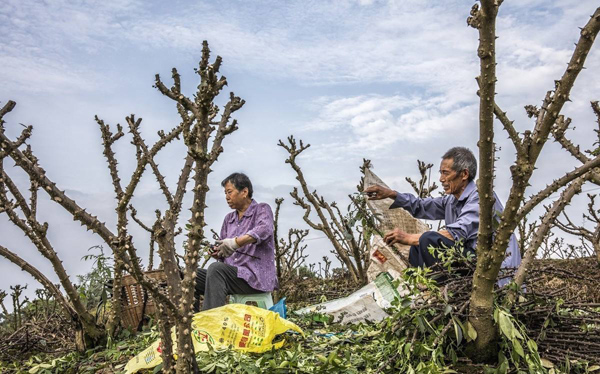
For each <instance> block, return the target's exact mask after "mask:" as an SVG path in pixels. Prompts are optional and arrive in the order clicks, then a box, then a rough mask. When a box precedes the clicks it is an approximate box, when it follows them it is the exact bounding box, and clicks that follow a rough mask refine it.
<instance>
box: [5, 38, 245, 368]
mask: <svg viewBox="0 0 600 374" xmlns="http://www.w3.org/2000/svg"><path fill="white" fill-rule="evenodd" d="M209 59H210V50H209V48H208V43H207V42H206V41H204V42H203V48H202V58H201V60H200V64H199V67H198V69H196V73H197V74H198V75H199V77H200V84H199V85H198V89H197V91H196V93H195V94H194V96H193V97H192V98H189V97H187V96H185V95H184V94H183V93H182V92H181V79H180V76H179V73H178V72H177V70H176V69H173V70H172V78H173V86H172V87H170V88H167V87H166V86H165V84H164V83H163V82H162V80H161V79H160V76H159V75H158V74H157V75H156V77H155V87H156V88H157V89H158V91H159V92H160V93H162V94H163V95H164V96H166V97H168V98H170V99H171V100H173V101H174V102H175V104H176V107H177V110H178V112H179V115H180V117H181V122H180V123H179V124H178V125H177V126H175V127H174V128H173V129H171V130H170V131H169V132H165V131H162V130H161V131H159V132H158V135H159V139H158V140H157V141H156V142H155V143H154V144H153V145H151V146H149V145H148V144H147V143H146V141H145V140H144V139H143V137H142V134H141V130H140V128H141V122H142V120H141V118H136V117H135V116H134V115H133V114H132V115H131V116H128V117H127V118H126V122H127V127H128V130H129V133H130V135H131V142H132V144H133V146H134V148H135V160H136V167H135V170H134V171H133V173H132V174H131V176H130V178H129V182H128V183H127V184H124V183H122V182H123V180H122V178H121V175H120V173H119V170H118V167H117V164H118V162H117V156H116V154H115V152H114V150H113V148H114V144H115V142H117V141H118V140H120V139H122V138H123V137H124V136H125V133H124V132H123V127H122V126H121V125H119V124H117V125H116V129H114V128H111V126H110V125H108V124H105V123H104V121H103V120H101V119H100V118H98V117H96V122H97V123H98V125H99V127H100V131H101V136H102V142H103V146H104V156H105V158H106V160H107V163H108V169H109V173H110V176H111V179H112V184H113V188H114V192H115V197H116V208H115V213H116V218H117V219H116V221H117V228H116V232H115V231H112V230H111V229H109V228H108V227H107V226H106V225H105V224H104V223H102V222H101V221H100V220H99V219H98V218H97V217H96V216H94V215H92V214H90V213H88V212H87V211H86V210H85V209H83V208H82V207H81V206H80V205H78V204H77V203H76V202H75V201H74V200H73V199H71V198H70V197H69V196H67V194H66V193H65V192H64V191H61V190H60V189H58V187H57V186H56V184H55V183H54V182H53V181H52V180H50V179H49V177H48V176H47V175H46V173H45V171H44V170H43V169H42V168H41V167H40V166H39V165H38V163H37V159H36V158H35V157H34V156H33V153H32V152H31V150H30V148H29V146H27V149H26V150H25V151H21V149H20V148H22V147H23V145H24V144H26V141H27V140H28V138H29V136H30V134H31V128H27V129H25V131H24V132H23V133H22V135H21V136H19V137H18V138H17V139H16V140H10V139H8V138H7V137H6V135H5V134H4V131H0V144H1V146H2V147H1V148H0V160H3V159H4V158H6V157H10V158H12V159H13V160H14V161H15V162H16V164H17V167H19V168H20V169H22V170H23V171H25V172H26V173H27V175H28V176H29V178H30V179H31V181H32V185H33V183H35V187H36V188H35V191H37V189H42V190H43V191H45V192H46V193H47V194H48V195H49V197H50V198H51V199H52V200H53V201H54V202H56V203H58V204H59V205H60V206H62V207H63V208H64V209H65V210H66V211H67V212H69V213H70V214H71V215H72V216H73V218H74V219H75V220H76V221H79V222H81V223H82V225H84V226H85V227H86V228H87V229H88V230H92V231H93V232H94V233H96V234H97V235H98V236H99V237H100V238H101V239H102V240H103V241H104V242H105V243H106V244H107V245H108V246H109V248H111V250H112V251H113V253H114V259H115V261H114V262H115V264H114V275H115V279H114V281H113V299H114V300H113V306H114V308H113V310H112V316H111V318H110V321H109V325H110V326H109V328H108V329H109V331H110V332H113V331H115V329H116V325H117V323H118V316H119V308H120V306H121V302H120V291H121V276H122V274H123V271H124V270H126V271H127V272H129V273H130V274H131V275H132V276H133V277H134V278H135V279H136V280H137V282H138V283H140V284H141V285H142V286H143V287H144V288H146V289H147V290H148V292H149V294H150V295H151V296H152V297H153V298H154V299H155V301H156V303H157V306H158V309H159V330H160V332H161V339H162V343H163V344H162V349H163V355H162V357H163V360H164V366H163V372H165V373H175V372H177V373H189V372H195V371H197V363H196V360H195V356H194V352H193V344H192V340H191V339H192V338H191V322H192V315H193V304H194V288H195V280H196V269H197V267H198V261H199V258H200V255H201V253H202V250H203V249H204V248H205V244H206V242H205V241H204V227H205V226H206V222H205V216H204V210H205V208H206V194H207V192H208V190H209V188H208V175H209V173H210V172H211V166H212V165H213V164H214V162H216V161H217V158H218V157H219V155H220V154H221V152H223V147H222V142H223V139H224V138H225V137H226V136H227V135H229V134H231V133H232V132H233V131H235V130H237V128H238V127H237V121H236V120H233V121H232V120H231V116H232V114H233V113H234V112H235V111H237V110H239V109H240V108H241V107H242V106H243V105H244V103H245V102H244V100H242V99H241V98H239V97H237V96H235V95H234V94H233V93H231V94H230V95H229V100H228V101H227V103H226V104H225V105H224V107H223V110H222V113H221V114H220V116H219V107H218V106H217V105H216V104H215V103H214V100H215V98H216V97H217V96H218V95H219V94H220V93H221V91H222V90H223V88H224V87H225V86H226V85H227V80H226V78H225V77H223V76H219V70H220V67H221V63H222V59H221V57H219V56H217V58H216V59H215V60H214V62H213V63H212V64H211V63H210V61H209ZM9 103H10V105H8V106H5V108H3V109H2V110H1V111H0V119H1V118H2V116H3V115H4V114H5V113H7V112H9V111H10V110H11V109H12V108H13V107H14V103H13V102H9ZM2 129H3V127H2ZM175 140H179V141H182V142H183V144H184V145H185V147H186V150H187V155H186V157H185V160H184V162H183V166H182V169H181V172H180V174H179V177H178V180H177V185H176V186H175V189H174V190H173V191H172V190H170V189H169V187H168V186H167V183H166V180H165V178H164V175H163V173H162V171H161V170H160V168H159V165H158V164H157V162H156V161H155V157H156V155H157V154H158V152H160V151H162V150H163V149H164V148H165V146H166V145H167V144H169V143H171V142H173V141H175ZM121 161H122V160H121ZM146 169H150V170H151V172H152V174H153V175H154V177H155V178H156V181H157V183H158V187H159V189H160V191H161V192H162V195H163V197H164V199H165V201H166V205H167V209H166V210H165V211H164V213H163V212H160V211H157V212H156V220H155V221H154V223H153V224H149V225H146V224H144V223H143V222H142V221H141V220H140V219H138V218H137V217H136V215H135V210H134V209H132V208H133V207H132V202H131V201H132V197H133V195H134V193H135V191H136V188H137V186H138V185H139V182H140V180H141V178H142V176H143V174H144V172H145V171H146ZM3 175H5V173H4V174H3ZM190 181H191V184H192V186H191V187H189V188H188V183H189V182H190ZM5 184H6V183H4V184H2V187H3V188H2V190H4V185H5ZM188 190H191V191H192V193H193V198H192V204H191V206H190V207H189V210H190V211H191V218H190V219H189V221H188V223H187V224H186V229H187V238H186V245H185V248H184V255H183V260H184V264H183V266H182V267H181V268H180V266H179V265H178V262H177V256H178V255H177V251H176V246H175V236H176V235H177V234H178V233H179V232H180V231H179V229H178V223H179V220H180V213H181V210H182V204H183V203H182V202H183V197H184V195H185V193H186V192H187V191H188ZM11 192H12V191H11ZM12 206H13V205H12V204H9V207H12ZM6 207H7V204H4V208H5V210H6ZM8 210H9V211H10V209H8ZM30 210H31V209H30ZM130 212H131V213H133V216H134V218H133V219H134V221H136V222H138V224H139V223H141V224H142V225H144V226H145V228H146V229H150V230H149V231H151V242H153V241H154V242H155V243H156V245H157V247H158V248H157V249H158V254H159V256H160V259H161V265H160V268H161V269H163V271H164V273H165V277H166V283H167V289H166V290H165V289H161V288H160V287H159V284H158V282H156V281H155V280H154V279H152V278H150V277H149V276H147V275H146V274H145V273H144V269H143V268H142V265H141V259H140V257H139V255H138V253H139V252H138V250H137V248H136V247H135V245H134V242H133V238H132V236H131V235H130V234H129V215H128V214H129V213H130ZM39 226H40V228H41V229H40V232H39V234H40V235H41V234H44V235H45V230H46V229H44V230H42V229H43V228H44V227H45V226H44V225H39ZM35 227H37V226H35ZM44 237H45V236H44ZM32 241H33V240H32ZM34 243H35V242H34ZM151 248H153V245H152V243H151ZM43 284H44V283H43ZM44 285H45V286H46V284H44ZM64 286H65V284H63V287H64ZM67 286H68V285H67ZM65 288H66V287H65ZM67 294H68V295H69V302H70V303H74V302H75V301H76V298H73V300H72V298H71V296H70V292H69V291H67ZM76 312H77V313H76V314H77V315H80V314H83V312H81V313H80V312H79V311H78V310H77V311H76ZM172 327H174V328H175V331H176V334H175V337H176V343H177V351H176V352H173V349H172V347H173V343H174V342H173V341H172V339H171V328H172ZM175 353H176V355H177V357H178V360H177V361H176V362H175V360H174V359H173V357H174V354H175Z"/></svg>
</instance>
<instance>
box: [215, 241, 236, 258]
mask: <svg viewBox="0 0 600 374" xmlns="http://www.w3.org/2000/svg"><path fill="white" fill-rule="evenodd" d="M217 244H218V245H219V246H218V247H217V255H218V256H219V257H223V258H225V257H229V256H231V255H232V254H233V252H235V250H236V249H238V248H239V247H240V246H239V245H238V244H237V243H236V241H235V238H227V239H223V240H221V241H220V242H219V241H217Z"/></svg>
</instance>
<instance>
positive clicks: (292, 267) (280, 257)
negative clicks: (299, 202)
mask: <svg viewBox="0 0 600 374" xmlns="http://www.w3.org/2000/svg"><path fill="white" fill-rule="evenodd" d="M283 200H284V199H283V198H277V199H275V205H276V208H275V219H274V222H273V223H274V230H273V236H274V238H275V265H276V266H277V278H278V279H279V283H280V285H283V284H285V283H286V282H288V281H289V280H290V279H291V278H293V277H294V272H295V271H296V270H297V269H298V268H299V267H300V266H302V265H304V262H305V260H306V258H307V257H308V255H305V254H304V250H305V249H306V247H307V245H306V244H303V243H304V239H305V238H306V237H307V236H308V230H300V229H294V228H292V229H290V230H289V231H288V235H287V240H286V239H285V238H279V237H278V230H279V210H280V208H281V204H282V203H283Z"/></svg>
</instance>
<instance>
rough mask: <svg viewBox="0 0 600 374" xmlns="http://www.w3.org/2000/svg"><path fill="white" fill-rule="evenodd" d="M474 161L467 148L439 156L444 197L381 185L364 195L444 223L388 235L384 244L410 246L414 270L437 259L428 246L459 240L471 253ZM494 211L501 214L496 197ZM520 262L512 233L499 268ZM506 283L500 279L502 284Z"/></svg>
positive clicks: (475, 225)
mask: <svg viewBox="0 0 600 374" xmlns="http://www.w3.org/2000/svg"><path fill="white" fill-rule="evenodd" d="M476 175H477V161H476V160H475V156H474V155H473V152H471V151H470V150H469V149H468V148H464V147H454V148H451V149H450V150H449V151H448V152H446V153H445V154H444V156H443V157H442V162H441V164H440V183H441V184H442V188H443V189H444V192H445V194H446V195H445V196H443V197H435V198H432V197H430V198H425V199H420V198H417V197H415V196H413V195H411V194H408V193H399V192H396V191H393V190H390V189H388V188H385V187H382V186H377V185H376V186H371V187H369V188H367V189H366V190H365V193H367V195H368V196H369V199H371V200H380V199H385V198H391V199H394V203H393V204H392V205H391V206H390V209H393V208H404V209H406V210H407V211H408V212H409V213H410V214H412V215H413V216H414V217H415V218H421V219H430V220H440V219H443V220H445V223H446V226H445V228H444V229H443V230H439V231H426V232H424V233H423V234H408V233H406V232H404V231H402V230H400V229H399V228H396V229H394V230H392V231H390V232H388V233H387V234H386V235H385V237H384V241H385V242H386V244H388V245H393V244H395V243H399V244H405V245H410V246H411V247H410V253H409V258H408V260H409V262H410V265H411V266H415V267H417V266H418V267H429V266H432V265H433V264H435V263H436V262H438V261H439V259H438V258H437V257H436V256H435V255H432V254H431V253H430V252H429V247H430V246H433V247H437V248H444V247H451V246H453V245H454V244H455V242H456V241H459V240H461V241H462V243H463V246H464V253H465V254H467V253H473V254H475V248H476V247H477V232H478V229H479V194H478V193H477V186H476V185H475V181H474V180H475V176H476ZM495 198H496V202H495V204H494V210H495V211H498V212H502V211H503V209H504V208H503V207H502V204H501V203H500V201H499V199H498V197H497V196H495ZM520 263H521V253H520V251H519V248H518V245H517V240H516V238H515V236H514V234H513V235H512V236H511V238H510V243H509V245H508V248H507V251H506V258H505V260H504V262H503V263H502V267H503V268H516V267H518V266H519V264H520ZM507 282H508V280H500V282H499V284H500V285H504V284H506V283H507Z"/></svg>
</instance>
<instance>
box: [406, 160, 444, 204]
mask: <svg viewBox="0 0 600 374" xmlns="http://www.w3.org/2000/svg"><path fill="white" fill-rule="evenodd" d="M417 167H418V168H419V174H420V178H419V181H418V182H415V181H414V180H412V178H410V177H406V181H407V182H408V183H409V184H410V185H411V187H412V188H413V190H414V191H415V193H416V194H417V197H419V198H422V199H424V198H426V197H431V193H432V192H433V191H435V190H436V189H437V188H438V185H437V184H435V182H433V183H431V169H432V168H433V164H427V163H425V161H421V160H417Z"/></svg>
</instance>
